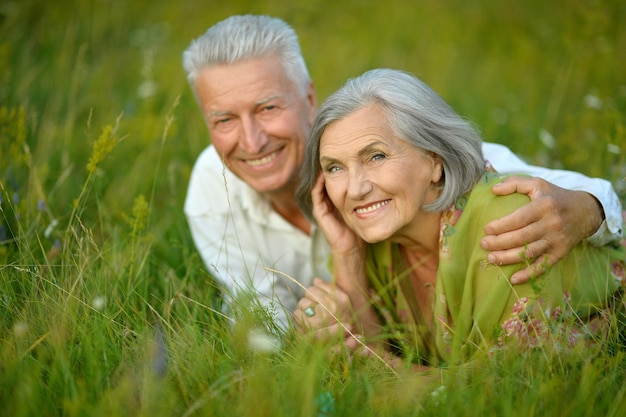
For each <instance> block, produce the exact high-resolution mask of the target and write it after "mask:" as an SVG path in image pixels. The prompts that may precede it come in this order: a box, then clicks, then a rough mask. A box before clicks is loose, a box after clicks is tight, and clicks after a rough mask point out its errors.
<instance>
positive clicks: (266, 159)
mask: <svg viewBox="0 0 626 417" xmlns="http://www.w3.org/2000/svg"><path fill="white" fill-rule="evenodd" d="M277 155H278V152H274V153H272V154H269V155H267V156H265V157H263V158H261V159H254V160H248V161H246V162H247V164H248V165H252V166H253V167H256V166H259V165H263V164H267V163H269V162H272V161H273V160H274V159H275V158H276V156H277Z"/></svg>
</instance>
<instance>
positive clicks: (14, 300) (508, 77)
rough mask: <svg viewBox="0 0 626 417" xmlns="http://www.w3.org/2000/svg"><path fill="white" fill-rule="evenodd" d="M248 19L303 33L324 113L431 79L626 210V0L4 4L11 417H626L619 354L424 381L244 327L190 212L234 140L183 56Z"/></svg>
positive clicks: (484, 120) (3, 410)
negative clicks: (356, 92)
mask: <svg viewBox="0 0 626 417" xmlns="http://www.w3.org/2000/svg"><path fill="white" fill-rule="evenodd" d="M240 13H263V14H270V15H274V16H278V17H281V18H283V19H285V20H286V21H287V22H288V23H290V24H291V25H293V27H294V28H295V29H296V31H297V32H298V34H299V36H300V41H301V45H302V49H303V53H304V56H305V58H306V59H307V63H308V65H309V70H310V72H311V75H312V77H313V79H314V80H315V85H316V88H317V92H318V96H319V97H318V98H319V99H323V98H325V97H326V96H327V95H328V94H330V93H331V92H332V91H334V90H335V89H337V88H338V87H339V86H340V85H341V84H342V83H343V81H345V80H346V79H347V78H349V77H353V76H356V75H358V74H360V73H362V72H364V71H365V70H367V69H370V68H374V67H392V68H400V69H404V70H407V71H410V72H413V73H415V74H416V75H418V76H419V77H420V78H422V79H423V80H424V81H426V82H427V83H428V84H430V85H431V86H432V87H433V88H434V89H435V90H436V91H437V92H439V93H440V95H441V96H442V97H444V98H445V99H446V100H447V101H448V102H449V103H450V104H451V105H452V106H453V107H454V108H455V109H456V110H457V111H459V112H460V113H461V114H463V115H464V116H466V117H467V118H469V119H471V120H473V121H474V122H475V123H476V125H477V126H479V127H480V129H481V131H482V133H483V136H484V138H485V139H486V140H489V141H493V142H500V143H503V144H506V145H508V146H509V147H510V148H511V149H512V150H513V151H515V152H516V153H517V154H518V155H520V156H521V157H523V158H524V159H526V160H527V161H529V162H531V163H534V164H539V165H545V166H549V167H553V168H564V169H571V170H576V171H580V172H583V173H585V174H587V175H590V176H594V177H602V178H605V179H607V180H609V181H611V182H612V184H613V186H614V188H615V190H616V191H617V193H618V195H619V197H620V199H621V201H622V203H624V202H626V71H625V70H624V63H626V28H625V26H624V22H625V21H626V3H624V2H621V1H618V0H555V1H544V0H526V1H523V2H522V1H520V2H502V1H497V0H465V1H461V0H439V1H437V0H424V1H409V0H403V1H394V0H389V1H386V2H375V1H373V0H346V1H342V2H338V1H335V2H331V1H328V0H310V1H302V2H299V1H287V0H285V1H279V0H274V1H270V0H267V1H250V0H236V1H229V2H216V1H205V2H202V1H190V0H180V1H175V2H168V1H159V0H155V1H150V2H149V1H139V0H137V1H123V0H84V1H78V0H77V1H70V0H59V1H54V2H43V1H38V0H20V1H7V0H0V203H1V206H0V209H1V210H0V415H2V416H31V415H37V416H85V415H93V416H99V415H102V416H130V415H133V416H142V415H146V416H173V415H177V416H204V415H207V416H208V415H216V416H222V415H224V416H238V415H241V416H331V415H336V416H344V415H359V416H361V417H366V416H427V415H438V416H474V415H497V416H519V415H523V416H535V415H537V416H546V415H558V416H598V415H602V416H621V415H624V413H625V412H626V383H625V376H626V347H624V345H623V343H621V342H620V341H619V340H614V341H612V342H611V343H607V344H605V345H602V346H601V348H598V349H595V350H594V349H591V350H580V351H575V352H571V353H570V354H567V355H561V354H559V352H556V351H554V350H552V349H549V348H545V349H536V350H534V351H528V352H524V353H523V354H519V353H515V352H499V353H498V354H495V355H493V356H491V357H485V358H483V359H482V360H480V361H477V362H475V363H472V364H471V365H468V366H463V367H457V368H449V369H445V370H441V371H440V372H435V373H433V374H431V375H429V376H423V375H417V374H411V373H406V374H405V373H402V372H391V371H390V370H389V369H387V368H386V367H385V366H383V365H382V364H381V363H380V362H378V361H376V360H355V361H346V360H342V359H341V358H334V359H332V360H331V359H329V357H328V356H327V355H326V353H325V352H324V351H323V349H321V348H320V347H319V346H316V345H315V344H308V343H300V342H299V341H298V340H296V339H291V338H286V339H285V340H283V341H282V343H280V344H277V341H276V340H275V339H273V338H268V335H261V336H260V337H254V336H255V333H254V332H253V330H254V329H255V326H256V323H257V322H258V320H259V319H260V318H261V317H259V314H258V312H255V311H251V312H246V311H242V313H241V317H240V319H239V321H238V324H237V325H236V326H235V327H233V328H231V327H230V326H229V324H228V321H227V320H225V319H224V318H223V317H222V315H221V314H220V313H219V298H218V297H216V291H215V288H214V285H213V284H212V280H211V277H210V276H209V275H208V273H207V270H206V269H205V267H204V265H203V264H202V261H201V260H200V258H199V256H198V254H197V253H196V251H195V248H194V246H193V243H192V241H191V237H190V234H189V231H188V229H187V224H186V220H185V218H184V214H183V211H182V206H183V201H184V198H185V190H186V186H187V181H188V178H189V174H190V171H191V168H192V166H193V163H194V161H195V158H196V157H197V155H198V154H199V153H200V151H201V150H202V149H203V148H204V147H206V146H207V145H208V144H209V143H210V138H209V137H208V134H207V131H206V127H205V125H204V122H203V120H202V117H201V115H200V113H199V111H198V109H197V105H196V103H195V100H194V98H193V96H192V94H191V91H190V90H189V87H188V85H187V83H186V79H185V75H184V73H183V70H182V67H181V54H182V51H183V50H184V49H185V48H186V47H187V45H188V44H189V42H190V41H191V40H192V39H193V38H195V37H197V36H199V35H200V34H201V33H203V32H204V31H205V30H206V29H207V28H208V27H209V26H210V25H212V24H213V23H215V22H217V21H219V20H221V19H223V18H225V17H227V16H229V15H231V14H240ZM269 336H271V335H269ZM443 387H445V388H443Z"/></svg>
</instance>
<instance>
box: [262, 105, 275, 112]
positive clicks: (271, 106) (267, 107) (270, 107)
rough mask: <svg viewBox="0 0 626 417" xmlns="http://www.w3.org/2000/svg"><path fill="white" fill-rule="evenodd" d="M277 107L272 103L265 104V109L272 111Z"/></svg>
mask: <svg viewBox="0 0 626 417" xmlns="http://www.w3.org/2000/svg"><path fill="white" fill-rule="evenodd" d="M275 108H276V106H275V105H273V104H270V105H267V106H264V107H263V111H270V110H274V109H275Z"/></svg>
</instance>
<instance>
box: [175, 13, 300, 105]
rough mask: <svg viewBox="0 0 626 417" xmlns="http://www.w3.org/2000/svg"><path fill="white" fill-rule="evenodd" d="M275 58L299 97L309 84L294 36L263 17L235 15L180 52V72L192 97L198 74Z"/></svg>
mask: <svg viewBox="0 0 626 417" xmlns="http://www.w3.org/2000/svg"><path fill="white" fill-rule="evenodd" d="M271 56H276V57H278V58H279V59H280V61H281V64H282V66H283V69H284V71H285V74H286V75H287V77H288V78H289V80H290V81H291V82H292V83H294V85H295V86H297V88H298V89H299V91H300V92H301V93H303V94H304V93H305V91H306V88H307V86H308V84H309V82H310V80H311V78H310V76H309V72H308V70H307V67H306V64H305V62H304V58H303V57H302V52H301V50H300V44H299V43H298V36H297V35H296V32H295V31H294V30H293V28H292V27H291V26H289V25H288V24H287V23H285V22H284V21H283V20H281V19H278V18H274V17H270V16H263V15H250V14H248V15H236V16H231V17H229V18H227V19H225V20H222V21H220V22H218V23H216V24H215V25H213V26H211V27H210V28H209V29H208V30H207V31H206V32H205V33H204V34H203V35H202V36H200V37H198V38H197V39H194V40H193V41H192V42H191V44H190V45H189V47H188V48H187V49H186V50H185V52H183V68H184V69H185V72H186V73H187V80H188V81H189V84H190V85H191V88H192V90H193V91H194V94H195V93H196V79H197V77H198V72H199V71H200V70H201V69H203V68H207V67H211V66H214V65H228V64H232V63H235V62H239V61H244V60H248V59H256V58H266V57H271Z"/></svg>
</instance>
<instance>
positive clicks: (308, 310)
mask: <svg viewBox="0 0 626 417" xmlns="http://www.w3.org/2000/svg"><path fill="white" fill-rule="evenodd" d="M313 307H315V306H314V305H312V306H308V307H307V308H305V309H304V314H305V315H306V316H307V317H313V316H314V315H315V310H314V309H313Z"/></svg>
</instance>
